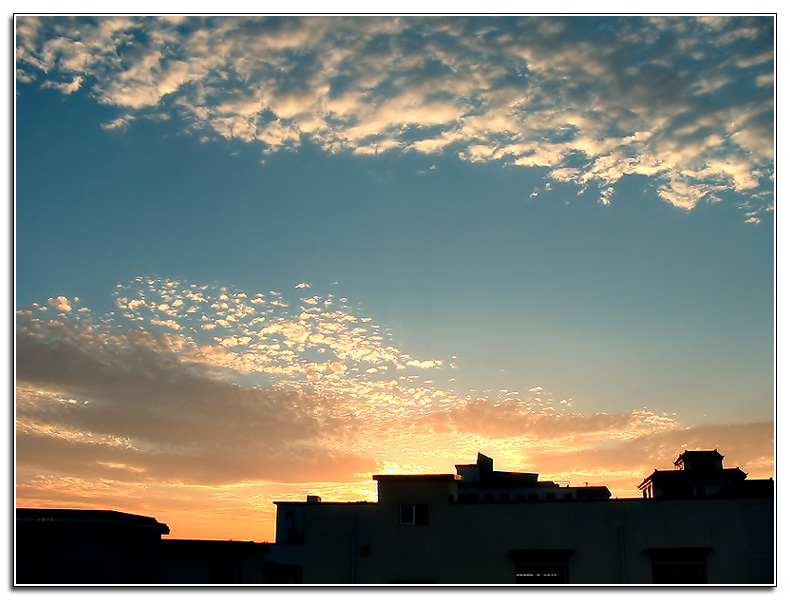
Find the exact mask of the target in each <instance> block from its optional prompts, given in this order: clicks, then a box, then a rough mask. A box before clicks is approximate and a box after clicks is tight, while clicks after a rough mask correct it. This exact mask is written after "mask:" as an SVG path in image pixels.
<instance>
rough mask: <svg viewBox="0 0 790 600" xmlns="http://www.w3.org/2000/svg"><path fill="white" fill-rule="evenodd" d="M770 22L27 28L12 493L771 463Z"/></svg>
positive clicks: (67, 21)
mask: <svg viewBox="0 0 790 600" xmlns="http://www.w3.org/2000/svg"><path fill="white" fill-rule="evenodd" d="M773 25H774V23H773V19H772V18H771V17H752V16H739V17H731V18H729V17H707V18H695V17H691V16H682V17H661V16H656V17H556V18H550V17H518V18H517V17H458V18H451V17H423V18H418V17H400V18H392V17H376V18H361V17H348V18H341V17H315V18H306V17H303V18H284V17H274V18H263V17H251V18H229V17H208V18H198V17H190V18H183V19H182V18H173V19H166V18H151V19H140V18H135V17H120V16H118V17H104V18H76V17H42V18H38V17H36V18H22V17H20V18H17V20H16V35H17V37H16V42H17V53H16V68H17V77H16V98H15V102H16V106H15V108H16V112H15V117H16V121H15V125H16V148H15V150H16V190H15V191H16V215H15V216H16V306H17V314H18V320H17V413H16V414H17V477H18V485H17V495H18V498H23V499H25V501H27V502H28V503H37V504H40V505H50V504H58V503H60V504H62V503H63V502H71V503H76V504H77V505H80V506H84V505H88V504H90V505H101V506H107V505H112V503H113V502H115V503H116V505H117V502H119V501H120V500H119V497H121V496H125V498H126V499H125V500H124V502H126V503H127V504H125V505H124V506H125V507H126V508H129V509H130V510H131V509H134V510H137V511H138V512H139V511H140V510H142V509H146V510H149V512H150V511H152V510H153V511H161V510H164V511H166V514H171V513H172V514H171V517H170V518H171V521H172V520H173V519H175V521H174V522H178V521H179V518H183V520H184V521H186V517H185V516H183V517H179V516H178V514H182V513H183V515H187V514H188V513H189V512H190V511H193V510H195V507H197V506H200V507H201V510H205V511H207V512H208V513H211V511H212V510H216V511H217V513H218V514H219V513H222V514H227V513H228V507H227V506H225V505H223V504H222V503H223V502H227V501H228V498H229V497H230V496H229V495H228V494H230V492H227V490H225V488H223V487H222V486H231V487H232V488H233V489H234V490H236V491H235V492H233V493H234V494H235V496H233V498H234V499H235V500H234V502H237V503H240V502H241V500H240V498H242V497H243V493H242V491H240V490H242V488H243V489H245V490H248V488H245V487H244V486H253V485H264V484H266V485H269V486H276V485H278V484H283V485H284V484H285V482H287V481H295V480H298V481H300V482H302V487H301V488H299V490H296V491H294V490H291V489H285V488H282V489H280V488H276V487H273V488H271V492H267V493H271V494H280V496H283V495H285V496H287V495H288V494H297V493H301V492H303V491H305V489H308V490H315V489H319V490H320V489H322V488H321V486H322V485H323V486H326V485H328V484H327V482H332V485H334V486H340V487H334V488H332V489H333V490H335V491H334V493H336V494H339V497H343V498H345V497H353V493H362V492H358V490H361V489H367V488H365V487H364V486H365V485H368V483H367V482H368V481H369V476H368V475H369V473H371V472H384V471H387V470H388V469H389V470H390V471H389V472H395V471H398V470H399V469H400V470H401V471H404V470H409V469H412V470H423V471H424V470H448V469H451V466H452V464H454V462H459V461H461V462H463V461H465V460H469V459H470V453H471V452H474V451H476V449H480V450H483V451H486V452H488V453H490V454H492V455H494V456H495V458H499V461H500V462H499V463H498V465H499V466H500V467H503V468H504V467H507V468H512V469H522V468H523V469H526V470H532V471H538V472H540V473H548V474H549V475H554V476H555V477H556V478H557V479H562V480H568V479H575V478H581V477H584V481H589V480H591V479H592V478H594V477H598V478H600V482H601V483H603V484H610V485H611V486H612V487H614V488H617V486H621V487H620V488H619V489H622V490H625V489H630V487H634V486H635V485H636V484H637V483H638V482H639V481H640V480H641V476H643V475H644V474H646V473H647V472H649V471H650V470H652V468H656V467H660V466H662V465H664V466H666V465H668V464H669V460H670V459H672V458H674V456H673V454H674V453H675V452H676V451H678V450H682V448H684V447H691V446H694V447H697V446H701V447H718V448H719V449H720V451H722V453H723V454H725V457H727V459H726V460H725V461H727V460H732V461H733V464H735V463H738V464H740V466H742V467H744V468H745V470H747V471H748V472H750V473H751V474H753V475H759V474H762V475H766V476H770V475H771V474H772V471H773V444H772V442H773V416H774V398H773V382H774V359H773V331H774V319H773V317H774V310H773V303H774V287H773V276H774V216H773V215H774V213H773V206H774V151H773V149H774V140H773V123H774V85H773V81H774V80H773V74H774V29H773ZM43 357H48V358H47V360H45V359H44V358H43ZM174 430H178V433H177V434H176V433H174ZM208 432H212V434H211V435H209V434H208ZM755 437H757V438H759V439H760V442H759V443H757V442H755V441H754V439H755ZM88 438H91V439H92V440H93V441H90V442H89V441H88ZM97 440H100V441H97ZM317 450H319V452H318V453H316V451H317ZM226 453H227V455H226ZM53 454H57V455H58V459H57V460H55V459H53V458H52V457H53ZM240 454H246V455H248V456H250V457H252V459H253V461H257V464H256V466H255V467H249V468H248V467H243V466H238V465H235V464H233V465H232V466H231V463H233V460H234V459H233V457H234V456H238V455H240ZM286 455H287V456H288V459H287V460H285V459H282V457H284V456H286ZM626 455H627V456H628V459H625V458H624V456H626ZM154 456H156V457H158V458H157V461H154V459H153V457H154ZM162 456H166V459H165V460H162V459H161V457H162ZM315 456H320V457H323V459H325V462H324V463H323V464H324V467H322V468H319V467H318V466H317V465H315V464H313V462H311V461H312V459H311V458H310V457H315ZM206 457H210V458H208V459H207V458H206ZM277 457H280V458H279V459H278V458H277ZM267 460H269V461H270V462H271V463H272V464H270V465H268V466H266V465H265V464H264V463H266V462H267ZM282 460H285V462H284V463H283V462H282ZM278 461H280V462H279V464H275V463H277V462H278ZM602 461H608V463H606V464H603V463H602ZM197 464H201V465H203V466H202V467H198V466H197ZM86 465H87V466H86ZM91 465H92V467H91ZM285 467H287V469H286V468H285ZM285 471H288V472H287V473H286V472H285ZM108 482H109V483H108ZM154 482H155V483H156V486H157V487H156V489H157V492H156V493H157V494H160V495H159V496H155V497H153V496H151V495H150V494H152V493H153V492H150V493H148V492H147V493H143V492H140V496H139V497H138V498H137V500H136V502H137V504H134V503H129V502H130V501H129V500H128V498H129V497H130V495H129V489H130V488H129V486H133V487H134V486H137V487H135V488H134V489H143V488H141V487H140V486H143V485H148V486H149V488H147V489H152V488H153V487H154ZM308 484H309V485H312V486H313V487H309V486H308ZM179 486H180V487H179ZM184 486H187V487H189V486H192V487H190V489H192V490H193V492H192V494H193V495H192V496H190V498H191V500H190V501H189V502H187V503H186V504H185V505H184V506H181V505H180V504H178V503H176V502H175V501H174V497H175V496H176V494H175V492H173V490H174V489H176V488H177V489H179V490H182V491H181V492H179V493H182V494H183V487H184ZM212 486H213V487H212ZM305 486H308V487H305ZM354 486H356V487H354ZM629 486H630V487H629ZM196 489H200V490H203V491H202V492H200V493H198V492H196V491H194V490H196ZM206 489H212V490H219V489H223V490H225V491H223V492H222V494H219V492H212V493H213V494H214V495H211V496H210V497H206V496H205V494H206V493H207V492H205V490H206ZM75 490H81V491H75ZM354 490H357V492H355V491H354ZM244 493H249V492H244ZM324 493H327V492H324ZM621 493H625V492H621ZM146 494H148V495H146ZM217 494H219V495H217ZM349 494H351V495H352V496H349ZM263 495H264V496H265V494H263ZM330 495H331V492H330ZM259 496H260V495H256V496H255V498H257V499H258V500H257V501H259V502H263V501H262V500H260V497H259ZM267 498H268V497H267ZM247 499H248V501H249V497H247ZM269 499H273V498H269ZM18 501H19V500H18ZM264 505H265V506H268V505H267V504H266V502H263V504H262V506H264ZM160 507H161V508H160ZM262 510H269V509H268V508H263V509H262ZM179 511H181V513H179ZM173 515H176V516H173ZM218 519H219V517H218ZM218 522H220V521H218ZM223 523H224V522H223ZM171 527H172V523H171ZM185 527H186V526H185ZM206 527H208V525H206ZM192 531H198V530H192ZM205 531H209V530H208V529H206V530H199V531H198V533H196V534H195V535H198V536H200V535H208V534H205ZM212 531H213V530H212ZM201 532H204V533H201ZM176 533H178V532H176ZM220 535H221V534H220ZM262 535H265V534H262Z"/></svg>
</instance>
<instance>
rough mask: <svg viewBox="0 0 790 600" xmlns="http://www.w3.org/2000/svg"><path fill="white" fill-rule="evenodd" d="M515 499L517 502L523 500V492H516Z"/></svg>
mask: <svg viewBox="0 0 790 600" xmlns="http://www.w3.org/2000/svg"><path fill="white" fill-rule="evenodd" d="M516 501H517V502H524V494H523V493H521V492H519V493H518V494H516Z"/></svg>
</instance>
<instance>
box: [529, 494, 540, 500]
mask: <svg viewBox="0 0 790 600" xmlns="http://www.w3.org/2000/svg"><path fill="white" fill-rule="evenodd" d="M529 499H530V500H537V499H538V495H537V494H536V493H535V492H532V493H530V495H529Z"/></svg>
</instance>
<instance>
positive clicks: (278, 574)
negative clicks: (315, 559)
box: [14, 508, 295, 585]
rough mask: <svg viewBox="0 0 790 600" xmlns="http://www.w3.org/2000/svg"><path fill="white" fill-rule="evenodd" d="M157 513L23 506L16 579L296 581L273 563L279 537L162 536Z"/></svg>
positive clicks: (65, 582) (164, 528)
mask: <svg viewBox="0 0 790 600" xmlns="http://www.w3.org/2000/svg"><path fill="white" fill-rule="evenodd" d="M168 533H170V529H169V528H168V526H167V525H165V524H164V523H160V522H159V521H157V520H156V519H154V518H151V517H144V516H140V515H133V514H128V513H123V512H117V511H112V510H79V509H48V508H17V509H16V554H15V557H14V558H15V564H16V583H17V584H23V585H24V584H28V585H130V584H131V585H134V584H149V585H151V584H153V585H156V584H179V585H191V584H198V585H199V584H244V583H250V584H258V583H267V582H278V583H279V582H283V583H294V582H295V580H294V578H293V577H292V576H290V575H289V574H290V573H291V571H292V569H290V568H288V567H280V566H279V565H276V564H270V563H267V562H266V555H267V554H268V552H269V551H270V549H271V546H272V545H271V544H267V543H260V542H240V541H233V540H227V541H226V540H179V539H162V536H163V535H166V534H168Z"/></svg>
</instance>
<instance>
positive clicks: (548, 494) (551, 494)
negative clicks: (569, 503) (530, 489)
mask: <svg viewBox="0 0 790 600" xmlns="http://www.w3.org/2000/svg"><path fill="white" fill-rule="evenodd" d="M546 500H554V492H548V493H547V494H546Z"/></svg>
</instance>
